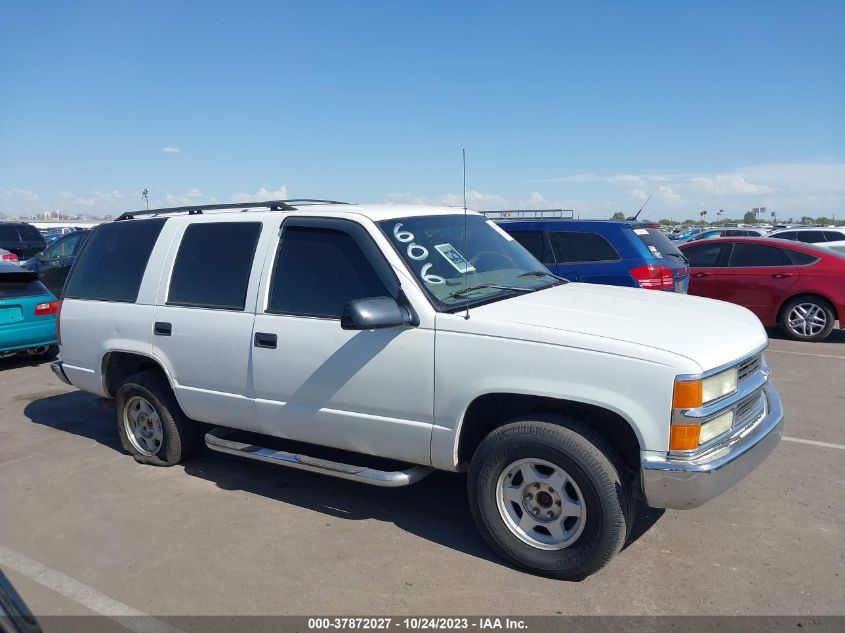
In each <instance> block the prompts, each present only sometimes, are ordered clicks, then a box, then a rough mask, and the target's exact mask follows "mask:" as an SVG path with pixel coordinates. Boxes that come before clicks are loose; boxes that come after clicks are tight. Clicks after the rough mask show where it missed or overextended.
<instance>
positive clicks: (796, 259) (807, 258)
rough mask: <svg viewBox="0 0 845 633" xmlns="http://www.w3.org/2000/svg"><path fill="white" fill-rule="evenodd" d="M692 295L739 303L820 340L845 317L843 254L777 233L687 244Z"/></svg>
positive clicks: (799, 336)
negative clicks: (776, 237) (794, 240)
mask: <svg viewBox="0 0 845 633" xmlns="http://www.w3.org/2000/svg"><path fill="white" fill-rule="evenodd" d="M681 251H682V252H683V253H684V255H686V256H687V257H688V258H689V261H690V288H689V292H690V294H692V295H698V296H700V297H710V298H711V299H721V300H722V301H730V302H731V303H738V304H739V305H741V306H745V307H746V308H748V309H749V310H751V311H752V312H753V313H754V314H756V315H757V317H758V318H759V319H760V320H761V321H762V322H763V325H777V326H779V327H780V328H781V330H783V332H784V334H786V335H787V336H788V337H789V338H792V339H795V340H799V341H820V340H822V339H823V338H825V337H826V336H827V335H828V334H830V331H831V330H832V329H833V327H834V322H835V321H836V319H839V324H840V327H841V326H842V319H843V318H845V257H843V256H841V255H839V254H837V253H835V252H833V251H831V250H830V249H824V248H819V247H816V246H811V245H809V244H801V243H800V242H787V241H786V240H780V239H774V238H717V239H711V240H703V241H701V242H691V243H689V244H683V245H682V246H681Z"/></svg>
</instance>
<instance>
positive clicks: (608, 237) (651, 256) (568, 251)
mask: <svg viewBox="0 0 845 633" xmlns="http://www.w3.org/2000/svg"><path fill="white" fill-rule="evenodd" d="M499 225H500V226H501V227H502V228H503V229H505V231H507V232H508V233H510V234H511V235H512V236H513V237H514V238H515V239H516V241H517V242H519V243H520V244H522V245H523V246H524V247H525V248H526V249H528V251H529V252H530V253H531V254H532V255H534V257H536V258H537V259H538V260H540V261H541V262H542V263H543V264H545V265H546V267H547V268H548V269H549V270H551V271H552V272H553V273H555V274H558V275H560V276H562V277H566V278H567V279H569V280H570V281H581V282H586V283H593V284H609V285H612V286H631V287H633V288H649V289H651V290H668V291H674V292H686V291H687V284H688V282H689V269H688V268H687V264H686V259H685V258H684V256H683V255H681V252H680V251H679V250H678V248H677V247H676V246H675V245H674V244H673V243H672V242H671V241H670V240H669V238H668V237H666V236H665V235H663V233H661V232H660V229H659V228H657V227H656V225H654V224H652V223H651V222H638V221H627V220H625V221H622V220H619V221H616V220H570V219H560V218H549V219H533V220H500V221H499Z"/></svg>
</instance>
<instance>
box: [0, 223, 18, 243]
mask: <svg viewBox="0 0 845 633" xmlns="http://www.w3.org/2000/svg"><path fill="white" fill-rule="evenodd" d="M20 241H21V236H20V235H18V230H17V229H16V228H15V227H14V226H13V225H11V224H0V242H20Z"/></svg>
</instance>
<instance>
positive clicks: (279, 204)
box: [115, 198, 350, 222]
mask: <svg viewBox="0 0 845 633" xmlns="http://www.w3.org/2000/svg"><path fill="white" fill-rule="evenodd" d="M310 204H350V203H349V202H339V201H337V200H317V199H313V198H294V199H291V200H267V201H265V202H242V203H238V202H232V203H227V204H199V205H195V206H189V207H168V208H164V209H142V210H141V211H127V212H126V213H123V214H121V215H120V216H119V217H118V218H117V219H116V220H115V222H117V221H119V220H131V219H132V218H136V217H138V216H142V215H160V214H165V213H187V214H188V215H198V214H199V215H201V214H202V213H203V211H220V210H222V209H241V210H242V211H246V210H248V209H270V210H271V211H296V207H297V206H305V205H310ZM294 205H296V206H294Z"/></svg>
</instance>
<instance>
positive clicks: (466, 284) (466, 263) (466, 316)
mask: <svg viewBox="0 0 845 633" xmlns="http://www.w3.org/2000/svg"><path fill="white" fill-rule="evenodd" d="M461 156H462V158H463V170H464V256H463V260H464V290H466V289H467V288H469V278H468V277H467V275H468V274H469V260H468V259H467V258H466V254H467V253H468V252H469V249H468V242H469V237H468V235H467V224H468V223H467V150H466V148H463V149H461ZM468 295H469V293H465V294H464V296H465V297H466V314H464V319H469V296H468Z"/></svg>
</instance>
